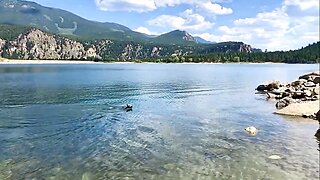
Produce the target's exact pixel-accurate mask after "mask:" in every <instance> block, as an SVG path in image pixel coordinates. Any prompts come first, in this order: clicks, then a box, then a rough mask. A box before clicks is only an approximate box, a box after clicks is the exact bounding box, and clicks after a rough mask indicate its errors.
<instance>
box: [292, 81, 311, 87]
mask: <svg viewBox="0 0 320 180" xmlns="http://www.w3.org/2000/svg"><path fill="white" fill-rule="evenodd" d="M306 82H308V80H305V79H299V80H296V81H293V82H292V83H291V86H294V87H295V86H299V85H300V86H301V85H303V84H304V83H306Z"/></svg>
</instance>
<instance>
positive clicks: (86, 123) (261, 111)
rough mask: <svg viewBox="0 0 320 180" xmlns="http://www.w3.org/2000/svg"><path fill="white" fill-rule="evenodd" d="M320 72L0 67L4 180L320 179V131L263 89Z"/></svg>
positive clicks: (295, 68)
mask: <svg viewBox="0 0 320 180" xmlns="http://www.w3.org/2000/svg"><path fill="white" fill-rule="evenodd" d="M317 69H318V65H284V64H210V65H208V64H197V65H195V64H105V65H104V64H103V65H0V179H18V180H19V179H37V180H38V179H57V180H63V179H75V180H79V179H80V180H81V179H82V180H88V179H308V180H310V179H319V151H318V144H317V141H316V139H315V137H314V134H315V132H316V130H317V129H318V127H319V125H318V123H317V122H315V121H312V120H305V119H300V118H292V117H284V116H280V115H276V114H273V112H274V111H275V106H274V104H275V102H274V101H266V100H265V97H263V96H260V95H255V91H254V89H255V88H256V87H257V85H259V84H260V83H263V82H266V81H268V80H274V79H277V80H281V81H284V82H289V81H292V80H294V79H296V78H297V77H298V76H299V75H302V74H304V73H307V72H310V71H314V70H317ZM127 103H130V104H132V105H133V106H134V107H133V111H131V112H126V111H124V110H123V109H122V106H123V105H125V104H127ZM250 125H253V126H256V127H257V128H258V129H259V132H258V134H257V135H256V136H249V135H247V134H246V133H245V132H244V128H245V127H247V126H250ZM271 155H279V156H281V157H282V159H280V160H271V159H268V157H269V156H271Z"/></svg>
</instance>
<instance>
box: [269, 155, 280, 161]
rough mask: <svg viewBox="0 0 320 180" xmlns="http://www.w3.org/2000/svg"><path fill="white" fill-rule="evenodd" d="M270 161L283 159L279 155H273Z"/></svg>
mask: <svg viewBox="0 0 320 180" xmlns="http://www.w3.org/2000/svg"><path fill="white" fill-rule="evenodd" d="M268 158H269V159H272V160H279V159H281V157H280V156H279V155H271V156H269V157H268Z"/></svg>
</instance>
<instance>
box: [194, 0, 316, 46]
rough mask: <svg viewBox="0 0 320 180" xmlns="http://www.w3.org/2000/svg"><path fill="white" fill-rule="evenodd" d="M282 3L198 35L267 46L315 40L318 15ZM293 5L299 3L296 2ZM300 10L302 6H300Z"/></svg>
mask: <svg viewBox="0 0 320 180" xmlns="http://www.w3.org/2000/svg"><path fill="white" fill-rule="evenodd" d="M284 6H286V4H285V3H284V4H283V6H282V7H280V8H276V9H275V10H273V11H271V12H264V13H258V14H257V15H256V16H255V17H252V18H243V19H237V20H235V21H234V22H233V25H231V26H220V27H218V28H217V30H218V32H217V33H216V34H210V33H203V34H197V35H198V36H200V37H202V38H204V39H207V40H210V41H217V42H222V41H243V42H246V43H249V44H252V45H254V46H255V47H258V48H262V49H268V50H272V51H273V50H289V49H297V48H300V47H301V46H303V45H307V44H309V43H312V42H315V41H318V40H319V16H311V15H305V16H293V15H291V14H290V13H288V12H287V11H286V8H284ZM296 6H299V5H298V4H296ZM301 10H302V9H301Z"/></svg>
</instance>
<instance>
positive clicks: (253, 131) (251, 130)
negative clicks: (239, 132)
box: [244, 126, 258, 135]
mask: <svg viewBox="0 0 320 180" xmlns="http://www.w3.org/2000/svg"><path fill="white" fill-rule="evenodd" d="M244 130H245V131H246V132H247V133H249V134H251V135H256V134H257V132H258V130H257V128H256V127H254V126H249V127H247V128H245V129H244Z"/></svg>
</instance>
